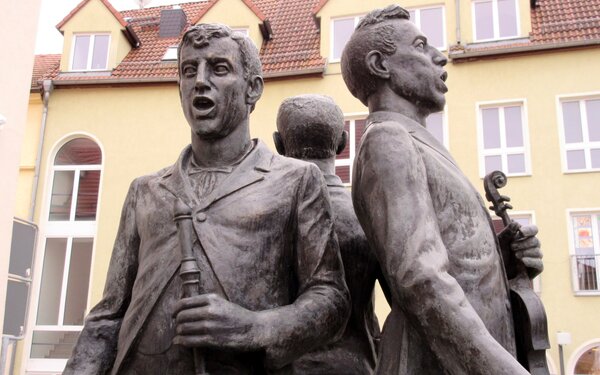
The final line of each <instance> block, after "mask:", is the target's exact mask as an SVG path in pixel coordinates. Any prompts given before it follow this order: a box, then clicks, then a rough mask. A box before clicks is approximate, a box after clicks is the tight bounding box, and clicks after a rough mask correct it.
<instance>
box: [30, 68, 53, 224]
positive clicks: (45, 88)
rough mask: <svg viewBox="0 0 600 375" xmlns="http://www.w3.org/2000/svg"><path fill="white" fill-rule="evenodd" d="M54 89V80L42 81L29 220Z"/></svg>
mask: <svg viewBox="0 0 600 375" xmlns="http://www.w3.org/2000/svg"><path fill="white" fill-rule="evenodd" d="M53 89H54V85H53V84H52V80H49V79H46V80H44V81H43V82H42V100H43V103H44V109H43V110H42V124H41V126H40V137H39V143H38V150H37V156H36V158H35V167H34V170H33V185H32V187H31V200H30V201H31V204H30V205H29V221H31V222H33V216H34V214H35V206H36V200H37V192H38V185H39V181H40V164H41V163H42V151H43V147H44V138H45V136H46V120H47V119H48V102H49V101H50V93H51V92H52V90H53Z"/></svg>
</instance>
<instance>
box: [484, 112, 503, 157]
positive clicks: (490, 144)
mask: <svg viewBox="0 0 600 375" xmlns="http://www.w3.org/2000/svg"><path fill="white" fill-rule="evenodd" d="M481 118H482V121H483V148H485V149H490V148H499V147H500V120H499V117H498V108H486V109H482V110H481Z"/></svg>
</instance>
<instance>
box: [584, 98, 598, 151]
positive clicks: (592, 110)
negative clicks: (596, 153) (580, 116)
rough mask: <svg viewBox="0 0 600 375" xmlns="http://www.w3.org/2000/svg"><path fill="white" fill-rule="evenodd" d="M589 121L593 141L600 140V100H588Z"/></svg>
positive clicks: (586, 105)
mask: <svg viewBox="0 0 600 375" xmlns="http://www.w3.org/2000/svg"><path fill="white" fill-rule="evenodd" d="M585 107H586V112H587V123H588V129H589V134H590V141H591V142H599V141H600V100H599V99H596V100H586V102H585Z"/></svg>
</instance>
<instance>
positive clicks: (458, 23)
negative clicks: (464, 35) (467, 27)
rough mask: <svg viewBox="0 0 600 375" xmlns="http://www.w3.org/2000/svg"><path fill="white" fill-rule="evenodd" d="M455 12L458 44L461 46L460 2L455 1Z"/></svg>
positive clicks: (458, 0)
mask: <svg viewBox="0 0 600 375" xmlns="http://www.w3.org/2000/svg"><path fill="white" fill-rule="evenodd" d="M454 10H455V11H456V44H460V39H461V35H460V0H455V6H454Z"/></svg>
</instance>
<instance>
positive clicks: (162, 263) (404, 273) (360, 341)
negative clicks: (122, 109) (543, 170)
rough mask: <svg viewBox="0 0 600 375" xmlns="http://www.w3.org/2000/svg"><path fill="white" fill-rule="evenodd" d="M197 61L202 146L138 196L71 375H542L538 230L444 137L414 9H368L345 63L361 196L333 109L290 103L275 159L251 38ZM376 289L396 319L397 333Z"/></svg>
mask: <svg viewBox="0 0 600 375" xmlns="http://www.w3.org/2000/svg"><path fill="white" fill-rule="evenodd" d="M178 62H179V75H180V79H179V92H180V97H181V106H182V110H183V112H184V114H185V117H186V119H187V121H188V123H189V125H190V128H191V144H190V145H189V146H188V147H186V148H185V149H184V150H183V152H182V153H181V156H180V157H179V159H178V160H177V161H176V162H175V164H173V165H172V166H170V167H167V168H165V169H163V170H161V171H158V172H156V173H154V174H152V175H147V176H143V177H139V178H137V179H135V180H134V181H133V182H132V184H131V187H130V189H129V192H128V194H127V198H126V200H125V203H124V207H123V211H122V216H121V222H120V226H119V230H118V233H117V238H116V240H115V245H114V248H113V253H112V258H111V262H110V266H109V271H108V276H107V280H106V286H105V290H104V296H103V298H102V300H101V301H100V302H99V303H98V304H97V305H96V306H95V307H94V308H93V309H92V310H91V311H90V313H89V315H88V316H87V318H86V321H85V326H84V328H83V331H82V332H81V335H80V337H79V340H78V342H77V345H76V346H75V349H74V351H73V354H72V357H71V358H70V360H69V361H68V363H67V366H66V369H65V372H64V374H76V375H82V374H85V375H92V374H139V375H142V374H143V375H154V374H157V375H158V374H161V375H162V374H181V375H187V374H189V375H200V374H211V375H221V374H224V375H229V374H248V375H254V374H256V375H259V374H306V375H309V374H329V375H336V374H339V375H352V374H357V375H358V374H375V373H376V374H382V375H388V374H389V375H396V374H409V375H411V374H416V375H418V374H425V375H427V374H486V375H487V374H506V375H515V374H527V373H528V371H527V370H526V369H525V368H524V367H523V366H522V365H521V364H520V363H519V361H518V360H517V340H516V338H515V328H514V323H513V316H512V310H513V308H512V306H511V299H510V294H509V293H510V292H509V290H510V282H511V280H509V279H508V277H507V271H506V270H507V269H510V267H515V264H514V263H515V262H516V263H518V266H521V267H525V268H526V269H527V272H528V275H529V277H534V276H536V275H537V274H539V273H540V272H541V271H542V268H543V266H542V262H541V252H540V245H539V241H538V240H537V238H536V237H535V235H536V233H537V228H535V227H534V226H530V227H520V228H515V227H514V226H512V230H511V231H508V230H506V231H505V232H503V233H501V234H500V236H499V237H500V240H499V238H498V237H497V236H496V234H495V232H494V230H493V227H492V225H491V219H490V215H489V214H488V210H487V208H486V205H485V204H484V202H483V201H482V199H481V197H480V196H479V194H478V193H477V191H476V190H475V188H474V187H473V186H472V185H471V184H470V182H469V181H468V179H467V178H466V176H465V175H464V174H463V173H462V172H461V171H460V169H459V167H458V166H457V164H456V162H455V161H454V159H453V158H452V156H451V155H450V154H449V153H448V151H447V150H446V149H445V148H444V147H443V146H442V145H441V144H440V143H439V142H438V141H437V140H436V139H435V138H433V137H432V136H431V135H430V134H429V133H428V132H427V130H426V129H425V127H424V124H425V119H426V117H427V116H428V115H429V114H431V113H434V112H437V111H440V110H442V109H443V107H444V104H445V98H444V94H445V93H446V91H447V87H446V84H445V81H446V77H447V74H446V73H445V71H444V65H445V64H446V63H447V59H446V57H445V56H444V55H443V54H441V53H440V52H439V51H438V50H437V49H436V48H435V47H433V46H430V45H429V44H427V38H426V37H425V36H424V35H423V34H422V33H421V32H420V31H419V30H418V29H417V28H416V26H415V25H414V24H413V23H411V22H410V21H409V15H408V12H407V11H406V10H404V9H402V8H401V7H399V6H390V7H387V8H385V9H377V10H374V11H372V12H371V13H369V14H368V15H367V16H365V17H364V18H363V19H362V20H361V22H360V23H359V25H358V26H357V28H356V30H355V32H354V34H353V35H352V37H351V39H350V41H349V42H348V44H347V45H346V47H345V50H344V52H343V55H342V61H341V66H342V75H343V78H344V81H345V82H346V85H347V87H348V89H349V90H350V92H351V93H352V95H354V96H355V97H357V98H358V99H359V100H360V101H361V102H362V103H363V104H365V105H366V106H367V107H368V109H369V116H368V118H367V129H366V131H365V133H364V135H363V138H362V141H361V146H360V149H359V150H358V153H357V157H356V160H355V164H354V168H353V170H354V172H353V176H352V189H351V193H350V190H349V189H348V188H347V187H345V186H344V185H343V184H342V182H341V180H340V178H339V177H337V176H336V175H335V156H336V154H338V153H340V152H342V151H343V149H344V147H345V145H346V142H347V138H348V134H347V133H346V132H345V131H344V117H343V114H342V111H341V110H340V108H339V107H338V106H337V105H336V104H335V103H334V102H333V100H332V99H331V98H329V97H325V96H321V95H301V96H297V97H292V98H288V99H286V100H285V101H284V102H283V103H282V104H281V106H280V108H279V112H278V115H277V132H275V134H274V141H275V145H276V148H277V151H278V153H279V154H281V155H276V154H274V153H273V152H271V151H270V150H269V149H268V148H267V146H266V145H265V144H264V143H263V142H262V141H260V140H256V139H251V138H250V132H249V121H248V118H249V114H250V112H252V110H253V109H254V106H255V104H256V103H257V101H258V100H259V99H260V96H261V94H262V91H263V85H264V83H263V79H262V73H261V64H260V60H259V58H258V51H257V50H256V47H255V46H254V45H253V44H252V42H251V41H250V40H249V39H248V38H247V37H246V36H243V35H241V34H239V33H233V32H232V31H231V30H230V29H229V28H228V27H227V26H223V25H219V24H199V25H197V26H193V27H191V28H190V29H189V30H188V31H187V32H186V33H185V34H184V36H183V39H182V41H181V44H180V46H179V50H178ZM174 217H175V219H176V220H174ZM503 252H504V254H512V255H514V256H506V255H505V256H503V255H502V254H503ZM511 262H512V264H511ZM377 280H378V281H379V283H380V284H381V285H382V288H383V290H384V292H385V295H386V298H387V300H388V303H389V304H390V306H391V313H390V315H389V316H388V318H387V319H386V321H385V323H384V325H383V329H382V330H381V331H380V328H379V323H378V321H377V319H376V317H375V314H374V311H373V303H374V302H373V289H374V285H375V281H377Z"/></svg>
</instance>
